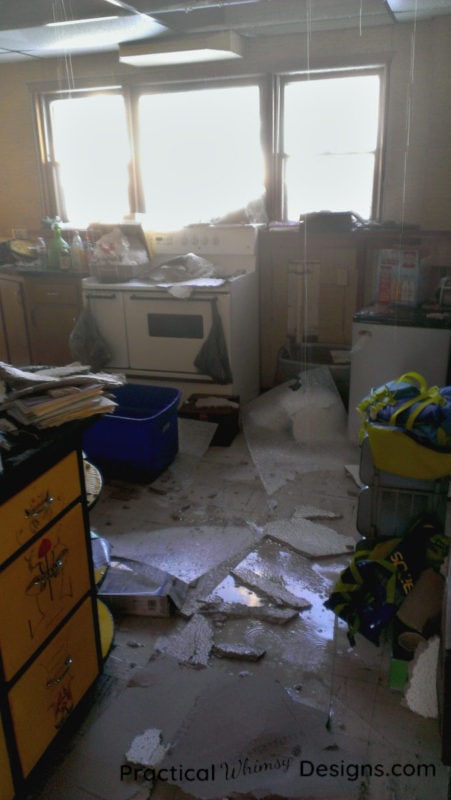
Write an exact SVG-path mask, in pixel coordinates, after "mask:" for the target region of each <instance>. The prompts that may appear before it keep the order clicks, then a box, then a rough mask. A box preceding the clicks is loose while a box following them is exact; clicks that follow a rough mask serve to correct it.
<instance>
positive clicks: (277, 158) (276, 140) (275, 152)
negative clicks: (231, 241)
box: [32, 63, 387, 223]
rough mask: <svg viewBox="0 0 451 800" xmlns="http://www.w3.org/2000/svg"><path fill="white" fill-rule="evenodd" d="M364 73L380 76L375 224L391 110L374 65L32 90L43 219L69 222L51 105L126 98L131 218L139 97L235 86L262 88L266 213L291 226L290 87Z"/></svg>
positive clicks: (139, 207)
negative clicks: (287, 187)
mask: <svg viewBox="0 0 451 800" xmlns="http://www.w3.org/2000/svg"><path fill="white" fill-rule="evenodd" d="M361 74H377V75H379V76H380V101H379V129H378V137H377V147H376V152H375V171H374V179H373V197H372V217H371V218H372V219H374V220H377V219H379V217H380V211H381V207H382V176H383V159H384V140H385V125H386V121H385V107H386V94H387V65H386V64H383V63H378V64H374V65H371V66H367V65H362V66H352V67H327V68H323V69H316V70H309V71H308V72H307V71H295V72H286V73H274V74H273V73H270V74H266V75H250V76H241V77H234V78H230V77H224V78H214V79H211V80H205V79H202V80H189V81H183V80H176V81H161V80H160V81H150V80H148V79H147V80H143V79H134V80H133V81H130V82H125V81H124V82H122V83H115V84H114V85H112V84H111V82H110V81H108V80H106V81H105V82H103V81H101V80H100V81H99V80H97V81H96V82H94V81H92V82H91V85H90V81H89V80H85V81H83V85H82V86H80V88H78V89H76V90H74V89H70V90H69V89H61V88H59V87H56V86H55V84H51V85H49V84H46V85H44V86H35V87H34V88H32V102H33V107H34V119H35V134H36V142H37V151H38V158H39V173H40V192H41V205H42V209H43V216H47V217H50V218H52V219H53V218H55V217H60V218H61V219H62V220H63V221H64V222H74V223H76V220H68V218H67V213H66V208H65V203H64V192H63V189H62V186H61V184H60V180H59V175H58V164H57V163H56V161H55V158H54V146H53V136H52V127H51V111H50V105H51V102H52V101H53V100H57V99H64V98H67V99H69V98H71V97H73V96H74V95H75V96H77V97H83V96H85V97H87V96H94V95H96V94H105V93H108V94H111V93H114V94H121V95H122V96H123V98H124V103H125V109H126V122H127V128H128V132H129V137H130V146H131V154H132V156H131V163H130V164H129V186H128V195H129V214H130V215H134V214H145V207H144V192H143V184H142V179H141V174H140V163H139V146H138V142H139V120H138V113H139V112H138V104H139V98H140V97H141V96H142V95H144V94H152V93H155V94H157V93H158V94H160V93H161V92H180V91H187V92H189V91H196V90H197V91H198V90H201V89H207V88H209V89H214V88H221V87H223V88H226V87H232V86H245V85H253V86H256V87H257V88H258V91H259V97H260V144H261V147H262V152H263V160H264V176H263V182H264V187H265V193H266V211H267V215H268V219H270V220H274V221H281V222H288V221H289V220H288V218H287V216H286V199H285V191H284V163H285V158H286V156H285V154H284V153H283V147H282V144H283V111H284V89H285V86H286V85H287V84H288V83H290V82H293V81H296V80H315V79H321V78H323V79H324V78H327V77H340V76H341V77H342V76H344V75H346V76H348V75H349V76H355V75H361Z"/></svg>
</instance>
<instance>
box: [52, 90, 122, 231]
mask: <svg viewBox="0 0 451 800" xmlns="http://www.w3.org/2000/svg"><path fill="white" fill-rule="evenodd" d="M49 109H50V119H51V127H52V133H53V137H52V142H53V157H54V161H55V163H56V164H57V165H58V168H59V175H58V180H59V184H60V190H61V194H62V197H63V198H64V207H65V212H66V213H65V215H64V216H67V218H68V219H69V220H75V221H76V222H77V225H79V226H82V225H83V226H84V225H87V224H89V223H90V222H93V221H97V220H120V219H122V218H123V216H124V215H125V214H127V213H128V212H129V198H128V165H129V163H130V144H129V138H128V131H127V119H126V114H125V105H124V98H123V97H122V96H121V95H120V94H100V95H97V94H96V95H89V96H86V97H71V98H68V99H57V100H52V102H51V103H50V106H49ZM60 202H61V201H60ZM60 213H61V208H60Z"/></svg>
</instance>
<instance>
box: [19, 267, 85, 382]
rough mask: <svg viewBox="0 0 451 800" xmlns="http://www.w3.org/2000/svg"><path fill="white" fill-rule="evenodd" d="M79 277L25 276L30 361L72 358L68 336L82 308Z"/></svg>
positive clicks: (54, 362) (61, 361) (53, 362)
mask: <svg viewBox="0 0 451 800" xmlns="http://www.w3.org/2000/svg"><path fill="white" fill-rule="evenodd" d="M79 283H80V282H79V279H74V280H72V281H70V280H69V281H68V282H65V281H62V280H61V279H60V276H55V278H54V279H52V278H39V279H37V278H34V279H31V278H30V279H28V278H27V281H26V284H25V290H26V300H27V314H28V324H29V331H30V348H31V358H32V362H33V364H49V365H52V366H53V365H61V364H67V363H70V362H71V361H73V358H72V354H71V352H70V347H69V337H70V334H71V332H72V330H73V328H74V325H75V322H76V321H77V317H78V315H79V313H80V310H81V298H80V287H79Z"/></svg>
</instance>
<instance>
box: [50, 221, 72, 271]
mask: <svg viewBox="0 0 451 800" xmlns="http://www.w3.org/2000/svg"><path fill="white" fill-rule="evenodd" d="M47 260H48V265H49V268H50V269H61V270H68V269H70V266H71V258H70V247H69V245H68V243H67V242H66V240H65V239H63V237H62V235H61V228H60V227H59V225H55V227H54V228H53V239H52V240H51V242H50V244H49V248H48V251H47Z"/></svg>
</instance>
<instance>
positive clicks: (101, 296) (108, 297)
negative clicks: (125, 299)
mask: <svg viewBox="0 0 451 800" xmlns="http://www.w3.org/2000/svg"><path fill="white" fill-rule="evenodd" d="M85 297H86V298H87V299H88V300H114V298H115V297H116V292H109V293H108V294H91V292H86V295H85Z"/></svg>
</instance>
